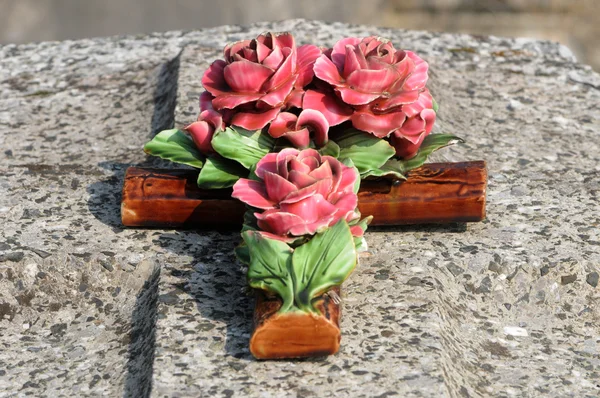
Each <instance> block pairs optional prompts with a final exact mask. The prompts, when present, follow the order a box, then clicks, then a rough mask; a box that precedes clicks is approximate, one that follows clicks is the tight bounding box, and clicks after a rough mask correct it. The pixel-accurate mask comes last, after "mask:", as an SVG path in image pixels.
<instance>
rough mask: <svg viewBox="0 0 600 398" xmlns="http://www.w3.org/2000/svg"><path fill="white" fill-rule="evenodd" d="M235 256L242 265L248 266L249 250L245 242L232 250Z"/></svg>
mask: <svg viewBox="0 0 600 398" xmlns="http://www.w3.org/2000/svg"><path fill="white" fill-rule="evenodd" d="M234 253H235V256H236V257H237V259H238V260H240V261H241V262H242V264H246V265H250V249H249V248H248V245H247V244H246V243H245V242H242V243H240V244H239V245H238V246H237V247H236V248H235V250H234Z"/></svg>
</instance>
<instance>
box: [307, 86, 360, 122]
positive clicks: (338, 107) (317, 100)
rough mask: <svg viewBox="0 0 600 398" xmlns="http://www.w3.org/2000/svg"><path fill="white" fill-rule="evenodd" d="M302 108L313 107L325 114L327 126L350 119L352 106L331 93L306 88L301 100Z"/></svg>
mask: <svg viewBox="0 0 600 398" xmlns="http://www.w3.org/2000/svg"><path fill="white" fill-rule="evenodd" d="M302 106H303V108H304V109H314V110H316V111H319V112H320V113H322V114H323V116H325V119H327V122H328V123H329V126H337V125H338V124H340V123H343V122H345V121H346V120H348V119H350V116H351V115H352V108H350V107H349V106H347V105H346V104H344V103H343V102H341V101H339V100H338V99H337V98H336V97H335V95H334V94H333V93H331V94H325V93H322V92H319V91H314V90H308V91H307V92H306V93H304V99H303V100H302Z"/></svg>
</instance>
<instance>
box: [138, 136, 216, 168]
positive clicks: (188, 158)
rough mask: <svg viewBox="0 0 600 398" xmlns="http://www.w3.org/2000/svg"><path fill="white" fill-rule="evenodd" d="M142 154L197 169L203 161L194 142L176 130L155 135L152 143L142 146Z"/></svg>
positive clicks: (203, 157)
mask: <svg viewBox="0 0 600 398" xmlns="http://www.w3.org/2000/svg"><path fill="white" fill-rule="evenodd" d="M144 152H146V153H147V154H148V155H153V156H158V157H159V158H161V159H166V160H170V161H172V162H175V163H181V164H187V165H188V166H192V167H196V168H198V169H200V168H202V165H203V163H204V159H205V156H204V155H202V153H200V151H199V150H198V148H196V145H195V144H194V141H192V139H191V138H190V137H189V136H188V135H187V134H185V133H184V132H183V131H181V130H178V129H172V130H164V131H161V132H160V133H158V134H156V136H154V138H153V139H152V141H150V142H148V143H147V144H146V145H144Z"/></svg>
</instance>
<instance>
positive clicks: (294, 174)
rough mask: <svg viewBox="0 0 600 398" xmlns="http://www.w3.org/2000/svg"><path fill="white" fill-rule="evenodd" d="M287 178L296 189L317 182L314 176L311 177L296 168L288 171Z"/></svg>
mask: <svg viewBox="0 0 600 398" xmlns="http://www.w3.org/2000/svg"><path fill="white" fill-rule="evenodd" d="M288 180H290V181H291V182H292V183H293V184H294V185H296V186H297V187H298V189H302V188H304V187H307V186H309V185H311V184H314V183H315V182H317V179H316V178H313V177H311V176H309V175H308V174H306V173H301V172H299V171H296V170H292V171H290V172H289V175H288Z"/></svg>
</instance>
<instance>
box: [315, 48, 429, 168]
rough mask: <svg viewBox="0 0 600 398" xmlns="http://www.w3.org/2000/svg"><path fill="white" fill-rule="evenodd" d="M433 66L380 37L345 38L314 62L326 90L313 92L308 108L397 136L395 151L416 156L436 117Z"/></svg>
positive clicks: (379, 134) (376, 132) (336, 121)
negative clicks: (430, 72)
mask: <svg viewBox="0 0 600 398" xmlns="http://www.w3.org/2000/svg"><path fill="white" fill-rule="evenodd" d="M427 71H428V64H427V63H426V62H425V61H423V60H422V59H421V58H420V57H419V56H417V55H416V54H415V53H413V52H411V51H403V50H396V49H395V48H394V46H393V45H392V43H391V42H390V41H388V40H385V39H381V38H378V37H367V38H364V39H360V38H354V37H351V38H345V39H342V40H340V41H339V42H337V43H336V44H335V45H334V46H333V48H332V49H330V50H328V51H326V52H325V53H324V54H322V55H321V56H320V57H319V58H318V59H317V61H316V62H315V65H314V73H315V76H316V77H317V78H318V79H320V80H321V81H322V82H324V83H325V86H328V87H325V89H323V88H321V89H317V90H311V91H309V92H307V94H306V95H305V97H304V102H303V107H304V108H306V109H315V110H318V111H320V112H321V113H323V115H324V116H325V117H326V118H327V121H328V122H329V124H330V125H331V126H335V125H338V124H340V123H342V122H345V121H347V120H350V121H351V123H352V125H353V126H354V127H355V128H357V129H359V130H361V131H365V132H368V133H371V134H373V135H375V136H376V137H378V138H385V137H389V136H391V137H393V138H391V140H393V145H394V147H395V148H396V155H397V156H398V157H401V158H410V157H412V156H414V155H415V154H416V152H417V150H418V149H419V146H420V144H421V143H422V142H423V140H424V139H425V137H426V136H427V135H428V134H429V133H430V132H431V128H432V127H433V123H434V121H435V112H434V110H433V102H432V98H431V95H430V94H429V91H428V90H427V89H426V88H425V84H426V83H427V78H428V76H427Z"/></svg>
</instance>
